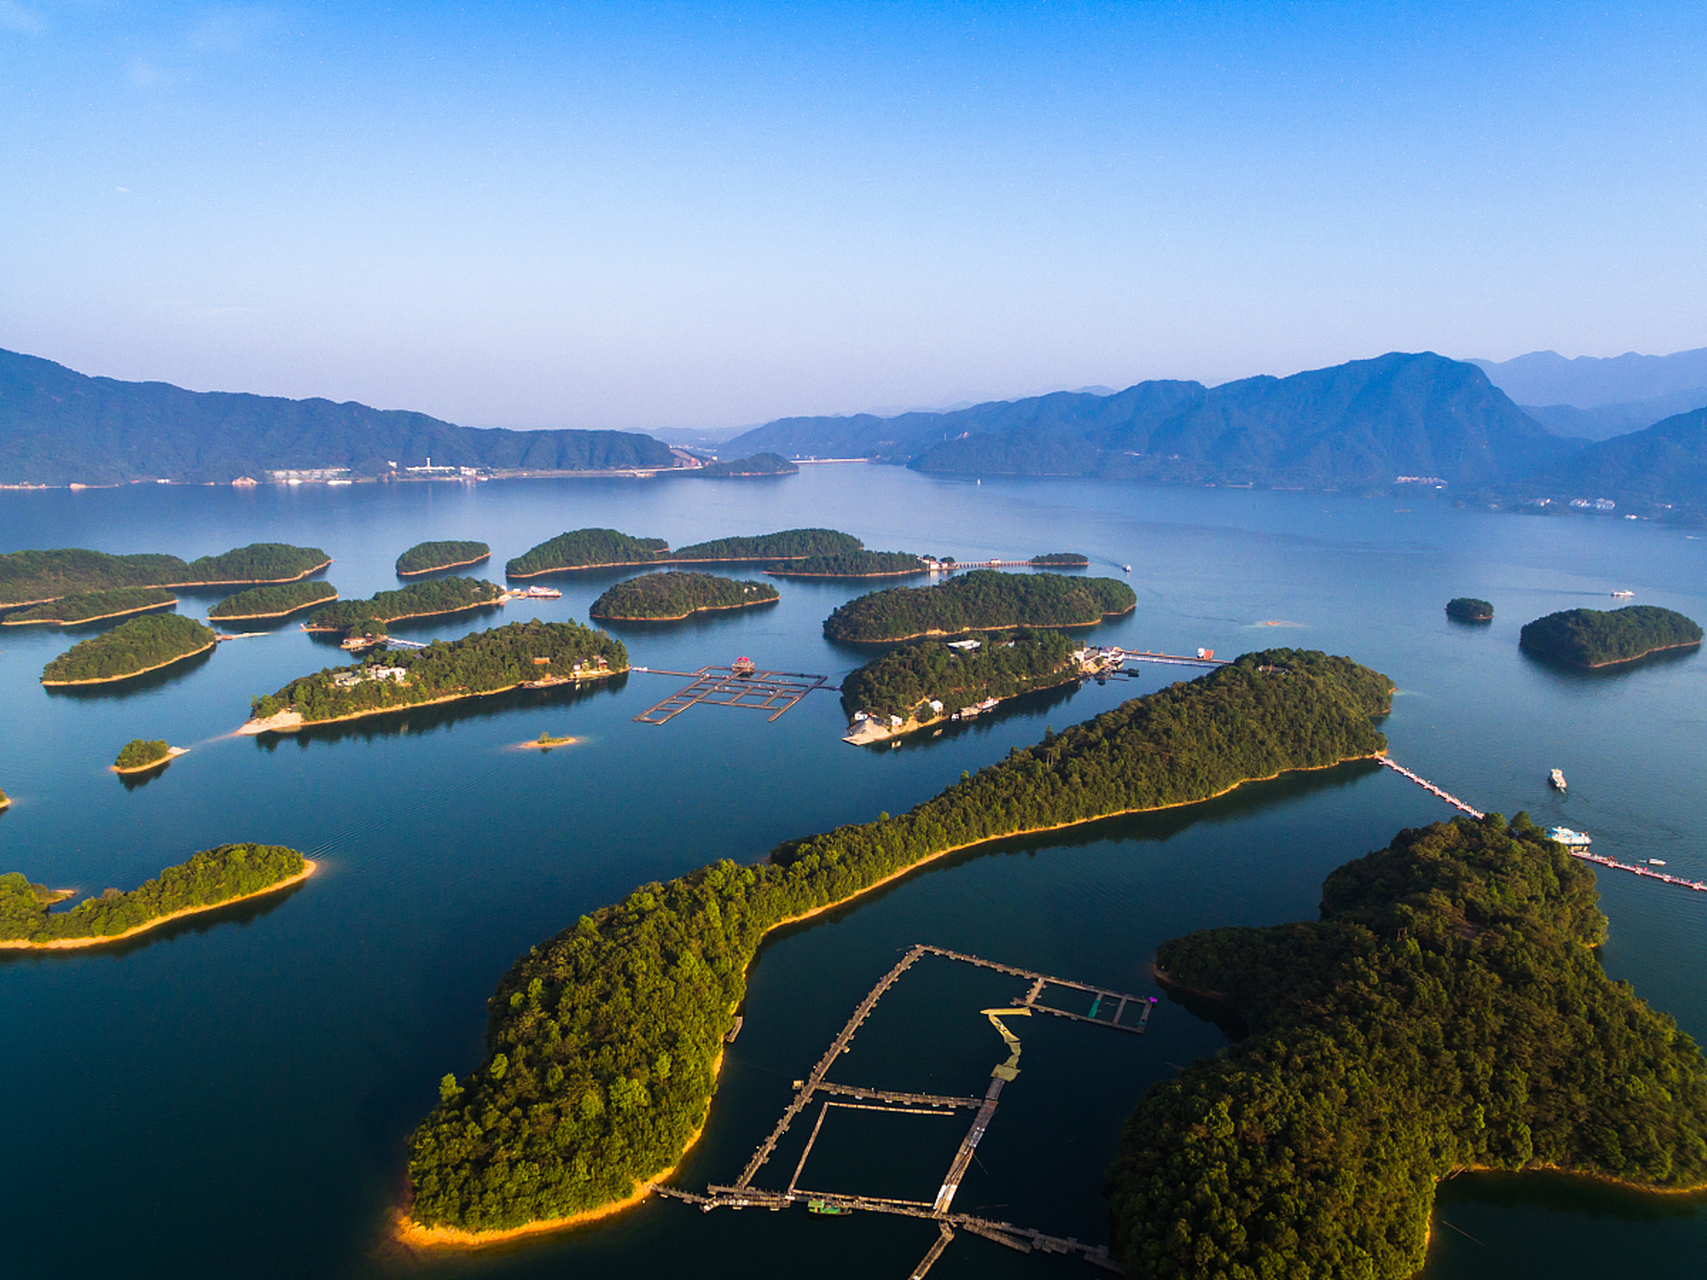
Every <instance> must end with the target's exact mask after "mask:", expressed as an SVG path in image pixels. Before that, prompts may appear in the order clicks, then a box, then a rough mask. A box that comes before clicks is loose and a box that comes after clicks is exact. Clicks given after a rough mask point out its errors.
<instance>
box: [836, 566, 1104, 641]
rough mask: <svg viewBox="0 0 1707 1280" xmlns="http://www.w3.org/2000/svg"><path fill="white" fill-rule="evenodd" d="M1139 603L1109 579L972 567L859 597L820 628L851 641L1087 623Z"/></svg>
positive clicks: (1094, 622)
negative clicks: (932, 583)
mask: <svg viewBox="0 0 1707 1280" xmlns="http://www.w3.org/2000/svg"><path fill="white" fill-rule="evenodd" d="M1137 607H1138V597H1137V596H1136V595H1134V594H1133V591H1132V588H1131V587H1129V586H1127V585H1126V584H1125V583H1124V582H1119V581H1116V580H1115V579H1113V578H1069V577H1066V576H1064V575H1062V574H1055V573H1001V572H999V571H997V570H994V569H974V570H972V571H971V572H969V573H966V574H964V575H962V576H960V577H957V578H951V579H950V580H949V581H947V582H941V583H938V584H936V585H935V586H930V587H890V588H888V589H887V590H884V591H874V592H872V593H871V594H870V595H864V596H860V597H859V598H858V599H856V600H850V601H848V603H847V604H844V605H842V606H841V607H840V608H838V609H837V610H835V611H834V612H833V613H831V614H830V616H829V617H828V618H826V619H825V620H824V635H825V636H826V637H827V638H829V639H831V640H837V641H842V642H844V643H853V644H878V643H884V642H887V641H894V640H912V639H916V638H918V637H921V636H954V635H964V634H966V633H967V632H971V631H996V630H1005V629H1007V628H1010V627H1088V626H1092V625H1094V624H1096V623H1098V622H1101V621H1102V620H1103V619H1104V618H1106V617H1112V616H1115V615H1118V614H1122V613H1131V612H1132V610H1133V609H1135V608H1137Z"/></svg>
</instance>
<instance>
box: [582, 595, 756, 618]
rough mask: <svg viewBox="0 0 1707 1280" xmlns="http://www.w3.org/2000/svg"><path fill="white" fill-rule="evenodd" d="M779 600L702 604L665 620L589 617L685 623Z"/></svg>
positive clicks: (599, 615)
mask: <svg viewBox="0 0 1707 1280" xmlns="http://www.w3.org/2000/svg"><path fill="white" fill-rule="evenodd" d="M779 599H780V597H778V596H771V597H769V598H768V599H765V600H743V601H741V603H739V604H702V605H700V606H698V607H697V608H693V609H689V610H688V611H687V612H686V613H672V614H670V615H669V616H668V617H665V618H622V617H618V616H617V615H616V614H614V613H589V614H588V615H587V616H588V617H589V618H592V619H595V620H596V621H599V622H683V621H685V620H686V619H688V618H691V617H693V616H694V614H696V613H728V612H729V610H731V609H752V608H755V607H756V606H758V605H761V604H776V603H777V601H778V600H779Z"/></svg>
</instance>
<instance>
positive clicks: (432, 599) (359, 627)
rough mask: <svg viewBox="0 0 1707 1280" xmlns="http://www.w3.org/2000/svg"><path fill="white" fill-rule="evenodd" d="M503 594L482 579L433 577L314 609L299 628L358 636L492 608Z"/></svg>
mask: <svg viewBox="0 0 1707 1280" xmlns="http://www.w3.org/2000/svg"><path fill="white" fill-rule="evenodd" d="M503 594H504V592H503V588H501V587H499V586H497V585H496V584H494V583H490V582H487V581H486V580H485V579H483V578H464V577H460V576H452V577H448V578H434V579H432V580H431V581H430V582H411V583H410V584H409V585H408V586H406V587H399V588H398V589H397V590H395V591H379V592H375V593H374V594H373V595H372V596H370V597H369V598H368V599H366V600H339V601H337V602H335V603H333V604H329V605H326V606H325V607H324V608H320V609H316V610H315V611H314V612H313V613H311V614H309V615H308V620H307V621H306V622H304V623H303V624H302V625H303V626H305V627H307V628H308V629H309V630H310V631H348V632H351V633H359V632H362V631H366V630H369V629H371V628H372V626H373V624H374V623H380V624H384V623H387V622H397V621H399V620H400V619H403V618H431V617H433V616H435V615H437V614H441V613H461V612H462V611H463V610H464V609H478V608H480V607H481V606H482V605H495V604H497V603H498V597H499V596H501V595H503Z"/></svg>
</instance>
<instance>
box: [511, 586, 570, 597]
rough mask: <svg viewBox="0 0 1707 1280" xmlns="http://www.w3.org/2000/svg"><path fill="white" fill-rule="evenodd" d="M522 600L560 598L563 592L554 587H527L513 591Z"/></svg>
mask: <svg viewBox="0 0 1707 1280" xmlns="http://www.w3.org/2000/svg"><path fill="white" fill-rule="evenodd" d="M515 594H516V595H518V596H520V597H521V598H522V599H524V600H561V599H562V598H563V593H562V592H561V591H559V590H558V589H557V588H556V587H529V588H528V589H527V590H526V591H518V592H516V593H515Z"/></svg>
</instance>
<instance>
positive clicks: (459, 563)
mask: <svg viewBox="0 0 1707 1280" xmlns="http://www.w3.org/2000/svg"><path fill="white" fill-rule="evenodd" d="M491 558H492V553H491V552H490V551H488V552H487V553H486V554H485V555H483V556H475V557H474V559H472V560H452V561H451V562H450V563H449V564H435V565H432V566H431V567H429V568H426V569H398V568H396V567H395V566H393V568H392V572H393V573H395V574H396V575H397V576H398V577H399V578H419V577H422V576H424V575H426V574H429V573H443V572H444V571H445V570H446V569H466V568H468V566H469V565H471V564H485V563H486V562H487V561H488V560H490V559H491Z"/></svg>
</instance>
